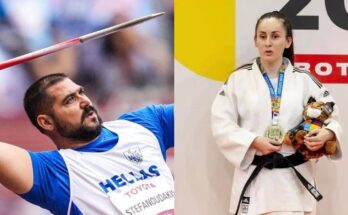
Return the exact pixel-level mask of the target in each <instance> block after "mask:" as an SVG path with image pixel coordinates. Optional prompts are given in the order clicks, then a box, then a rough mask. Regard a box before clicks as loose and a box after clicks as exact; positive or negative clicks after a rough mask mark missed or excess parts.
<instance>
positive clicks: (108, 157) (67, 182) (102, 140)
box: [21, 105, 174, 215]
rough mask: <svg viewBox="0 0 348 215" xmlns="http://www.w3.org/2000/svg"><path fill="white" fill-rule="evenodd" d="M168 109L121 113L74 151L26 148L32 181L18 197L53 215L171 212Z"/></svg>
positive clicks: (171, 140)
mask: <svg viewBox="0 0 348 215" xmlns="http://www.w3.org/2000/svg"><path fill="white" fill-rule="evenodd" d="M173 109H174V108H173V105H158V106H148V107H145V108H143V109H140V110H137V111H134V112H129V113H126V114H123V115H122V116H120V117H119V118H118V119H117V120H115V121H111V122H105V123H103V128H102V131H101V134H100V135H99V137H98V138H97V139H96V140H95V141H93V142H91V143H90V144H88V145H86V146H83V147H80V148H77V149H64V150H59V151H57V150H54V151H47V152H29V153H30V156H31V160H32V165H33V171H34V173H33V174H34V183H33V187H32V188H31V190H30V191H29V192H28V193H25V194H22V195H21V197H22V198H24V199H26V200H27V201H29V202H31V203H33V204H36V205H38V206H40V207H42V208H45V209H47V210H49V211H50V212H51V213H53V214H74V215H75V214H152V213H156V214H157V213H160V212H165V211H166V210H168V211H169V210H171V209H172V208H171V207H172V205H173V203H174V182H173V177H172V175H171V172H170V170H169V168H168V167H167V165H166V163H165V158H166V150H167V149H168V148H170V147H173V146H174V114H173V112H174V110H173ZM145 191H146V192H147V193H146V196H143V197H141V195H145ZM143 193H144V194H143ZM165 202H169V203H166V205H164V203H165ZM161 204H162V206H161V207H162V208H161V209H160V211H156V210H157V209H156V207H157V206H158V207H159V206H160V205H161ZM168 205H170V206H168ZM155 209H156V210H155ZM150 211H151V212H150Z"/></svg>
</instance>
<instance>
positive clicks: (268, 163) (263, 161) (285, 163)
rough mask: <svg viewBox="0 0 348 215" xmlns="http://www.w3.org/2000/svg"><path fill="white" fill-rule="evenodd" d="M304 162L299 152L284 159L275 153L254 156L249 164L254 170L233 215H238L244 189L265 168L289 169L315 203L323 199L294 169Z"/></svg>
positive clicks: (242, 194)
mask: <svg viewBox="0 0 348 215" xmlns="http://www.w3.org/2000/svg"><path fill="white" fill-rule="evenodd" d="M305 162H307V160H304V158H303V155H302V154H301V153H299V152H297V153H295V154H293V155H290V156H286V157H284V156H283V155H281V154H279V153H277V152H274V153H271V154H268V155H263V156H258V155H255V157H254V160H253V162H252V163H251V164H252V165H256V168H255V169H254V171H253V172H252V173H251V175H250V177H249V178H248V180H247V182H246V183H245V185H244V187H243V190H242V193H241V195H240V197H239V201H238V206H237V210H236V213H235V215H237V214H238V211H239V206H240V203H241V201H242V198H243V196H244V193H245V191H246V189H247V188H248V187H249V185H250V184H251V182H252V181H253V180H254V179H255V178H256V176H257V175H258V174H259V173H260V171H261V170H262V168H264V167H266V168H267V169H273V168H289V167H291V168H292V169H293V170H294V171H295V173H296V175H297V177H298V179H300V181H301V183H302V184H303V186H304V187H305V188H306V189H307V190H308V191H309V192H310V193H311V194H312V196H313V197H314V198H315V199H316V200H317V201H320V200H321V199H322V198H323V196H322V195H321V194H320V193H319V191H318V190H317V189H316V188H315V187H314V186H313V185H311V184H310V183H309V182H308V181H307V180H306V179H305V178H304V177H303V176H302V175H301V173H299V172H298V171H297V170H296V168H295V166H297V165H300V164H303V163H305Z"/></svg>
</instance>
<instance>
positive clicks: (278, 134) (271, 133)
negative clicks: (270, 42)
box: [258, 58, 286, 142]
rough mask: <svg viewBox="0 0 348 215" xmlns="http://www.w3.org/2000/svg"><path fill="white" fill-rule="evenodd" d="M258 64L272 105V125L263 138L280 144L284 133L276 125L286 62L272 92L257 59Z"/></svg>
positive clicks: (269, 81) (270, 85)
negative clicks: (275, 88)
mask: <svg viewBox="0 0 348 215" xmlns="http://www.w3.org/2000/svg"><path fill="white" fill-rule="evenodd" d="M258 64H259V67H260V70H261V72H262V76H263V78H264V79H265V81H266V83H267V86H268V89H269V93H270V96H271V105H272V124H271V125H270V126H269V127H268V128H267V130H266V132H265V134H264V136H265V137H267V138H269V139H272V140H275V141H277V142H282V140H283V138H284V131H283V129H282V128H281V127H280V126H279V125H278V121H279V111H280V104H281V98H282V91H283V83H284V75H285V74H284V71H285V68H286V62H285V59H284V60H283V63H282V66H281V67H280V69H279V74H278V85H277V91H275V90H274V88H273V86H272V83H271V80H270V78H269V76H268V75H267V73H266V72H265V70H264V68H263V67H262V65H261V62H260V61H259V58H258Z"/></svg>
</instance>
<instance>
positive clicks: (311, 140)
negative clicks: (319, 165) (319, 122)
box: [304, 128, 335, 151]
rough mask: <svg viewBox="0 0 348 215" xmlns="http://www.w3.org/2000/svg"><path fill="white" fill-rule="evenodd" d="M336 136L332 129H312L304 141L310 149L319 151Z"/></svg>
mask: <svg viewBox="0 0 348 215" xmlns="http://www.w3.org/2000/svg"><path fill="white" fill-rule="evenodd" d="M334 138H335V134H334V133H333V132H332V131H331V130H329V129H326V128H321V129H315V130H313V131H310V132H309V133H308V134H307V135H306V136H305V137H304V143H305V145H306V146H307V148H308V149H309V150H311V151H318V150H319V149H321V148H322V147H323V146H324V145H325V143H326V142H327V141H329V140H334Z"/></svg>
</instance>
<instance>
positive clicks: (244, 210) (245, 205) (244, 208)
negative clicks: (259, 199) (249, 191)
mask: <svg viewBox="0 0 348 215" xmlns="http://www.w3.org/2000/svg"><path fill="white" fill-rule="evenodd" d="M249 204H250V197H246V196H244V197H243V198H242V202H241V203H240V212H241V214H248V210H249Z"/></svg>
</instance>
